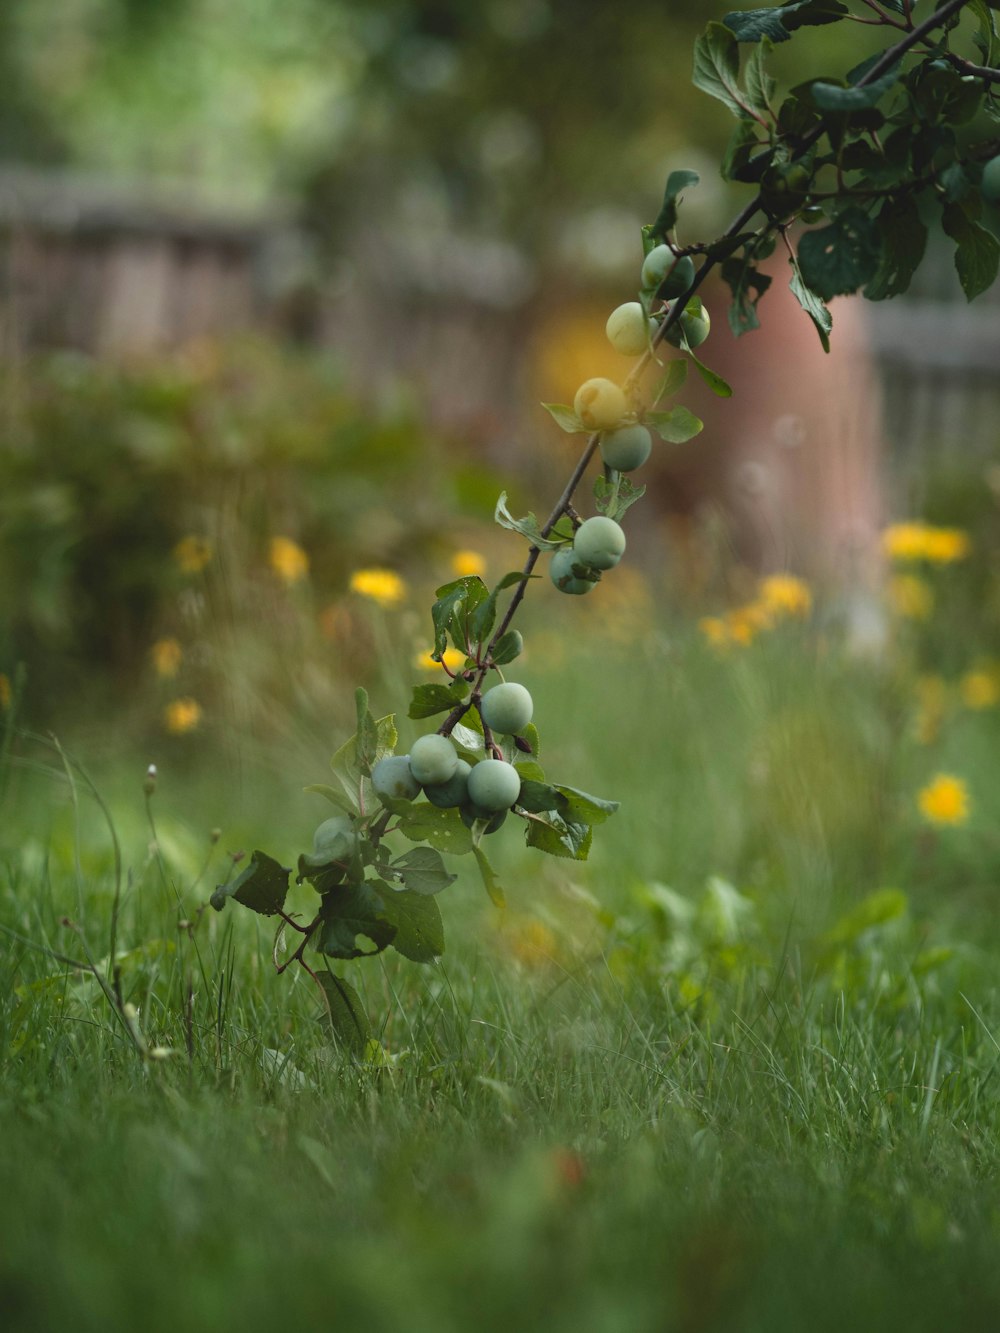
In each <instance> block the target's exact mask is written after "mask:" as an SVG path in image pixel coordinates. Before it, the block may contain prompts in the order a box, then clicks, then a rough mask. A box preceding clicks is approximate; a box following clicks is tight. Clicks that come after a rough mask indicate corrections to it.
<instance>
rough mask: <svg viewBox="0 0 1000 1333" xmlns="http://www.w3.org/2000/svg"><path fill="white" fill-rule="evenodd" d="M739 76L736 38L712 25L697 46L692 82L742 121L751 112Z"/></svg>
mask: <svg viewBox="0 0 1000 1333" xmlns="http://www.w3.org/2000/svg"><path fill="white" fill-rule="evenodd" d="M739 77H740V51H739V47H738V46H737V44H736V38H735V37H734V36H733V34H732V33H731V32H730V30H729V29H728V28H727V27H725V26H724V25H723V24H721V23H710V24H709V25H708V27H707V28H706V29H705V31H704V32H703V33H702V35H701V36H700V37H699V38H698V39H697V41H696V42H695V44H694V71H693V73H692V75H691V81H692V83H693V84H694V86H695V87H696V88H700V89H701V90H702V92H705V93H708V95H709V96H710V97H715V98H717V99H718V100H719V101H720V102H722V103H723V104H724V105H725V106H727V107H728V108H729V110H730V111H731V112H732V113H733V115H734V116H737V117H738V118H739V119H741V120H743V119H746V117H747V116H748V115H749V114H750V113H749V111H748V110H747V107H746V99H745V97H744V94H743V92H742V91H741V89H740V83H739Z"/></svg>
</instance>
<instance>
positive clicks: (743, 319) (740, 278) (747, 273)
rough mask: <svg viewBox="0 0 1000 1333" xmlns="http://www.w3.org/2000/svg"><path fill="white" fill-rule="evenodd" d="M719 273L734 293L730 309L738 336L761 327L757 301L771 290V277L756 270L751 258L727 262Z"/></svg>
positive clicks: (736, 335) (731, 326)
mask: <svg viewBox="0 0 1000 1333" xmlns="http://www.w3.org/2000/svg"><path fill="white" fill-rule="evenodd" d="M719 272H720V276H721V277H722V279H723V281H724V282H727V283H728V284H729V288H730V290H731V291H732V293H733V303H732V305H731V306H730V307H729V327H730V328H731V329H732V331H733V334H734V336H735V337H737V338H739V337H741V336H742V335H743V334H744V333H749V332H750V330H751V329H756V328H759V327H760V320H759V319H758V318H757V302H758V301H759V300H760V298H761V297H762V296H763V295H764V293H765V292H766V291H767V289H768V287H770V285H771V277H770V274H768V273H762V272H761V271H760V269H759V268H756V267H755V265H754V263H753V260H752V258H751V257H749V256H745V257H743V258H741V259H737V258H730V259H727V260H725V262H724V263H723V264H722V266H721V267H720V270H719Z"/></svg>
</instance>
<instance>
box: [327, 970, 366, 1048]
mask: <svg viewBox="0 0 1000 1333" xmlns="http://www.w3.org/2000/svg"><path fill="white" fill-rule="evenodd" d="M316 980H317V981H318V982H319V984H320V986H322V988H323V995H324V997H325V999H326V1011H325V1013H324V1015H323V1017H324V1018H325V1019H326V1020H327V1021H328V1022H329V1024H330V1027H331V1029H332V1030H333V1035H334V1036H335V1037H336V1039H337V1041H338V1042H340V1044H341V1045H342V1046H345V1047H346V1048H347V1050H349V1051H350V1052H351V1054H352V1055H363V1054H364V1051H365V1047H366V1046H367V1044H368V1042H369V1041H370V1040H371V1039H372V1035H373V1034H372V1029H371V1024H370V1023H369V1022H368V1015H367V1014H366V1013H365V1007H364V1005H363V1004H362V1003H361V996H360V995H359V994H358V992H357V991H356V990H355V989H354V987H353V986H350V985H348V983H347V982H346V981H344V979H343V978H342V977H335V976H334V975H333V973H332V972H326V971H323V972H317V973H316Z"/></svg>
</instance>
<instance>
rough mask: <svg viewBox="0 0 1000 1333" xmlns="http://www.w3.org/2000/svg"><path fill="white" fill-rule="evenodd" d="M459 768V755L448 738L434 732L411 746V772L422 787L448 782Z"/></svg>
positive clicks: (421, 737)
mask: <svg viewBox="0 0 1000 1333" xmlns="http://www.w3.org/2000/svg"><path fill="white" fill-rule="evenodd" d="M457 767H458V755H457V754H456V753H455V747H454V745H452V743H451V741H450V740H449V739H448V737H447V736H439V735H438V734H437V733H436V732H434V733H432V734H431V735H429V736H420V737H418V739H417V740H415V741H414V742H413V744H412V745H411V746H410V772H411V773H412V774H413V776H414V778H416V780H417V782H419V783H420V785H421V786H425V785H426V784H427V783H428V782H429V783H431V784H434V785H437V784H440V783H442V782H447V781H448V779H449V778H451V777H454V775H455V769H456V768H457Z"/></svg>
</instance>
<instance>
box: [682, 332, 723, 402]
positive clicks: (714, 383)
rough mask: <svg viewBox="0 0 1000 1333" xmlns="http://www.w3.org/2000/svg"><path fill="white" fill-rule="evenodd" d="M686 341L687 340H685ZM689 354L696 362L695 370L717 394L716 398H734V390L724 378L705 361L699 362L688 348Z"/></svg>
mask: <svg viewBox="0 0 1000 1333" xmlns="http://www.w3.org/2000/svg"><path fill="white" fill-rule="evenodd" d="M685 341H686V340H685ZM687 354H688V356H689V357H690V358H691V360H692V361H693V362H694V367H695V370H697V372H698V374H699V375H700V376H701V377H702V379H703V380H704V381H705V383H706V384H707V385H708V387H709V388H710V389H711V390H712V392H713V393H714V394H715V396H716V398H732V396H733V390H732V386H731V385H730V384H727V383H726V381H725V380H724V379H723V378H722V376H721V375H720V374H719V373H718V372H717V371H715V370H709V368H708V366H706V365H705V363H704V361H699V360H698V358H697V357H696V356H695V354H694V352H692V351H691V349H690V348H689V347H688V348H687Z"/></svg>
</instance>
